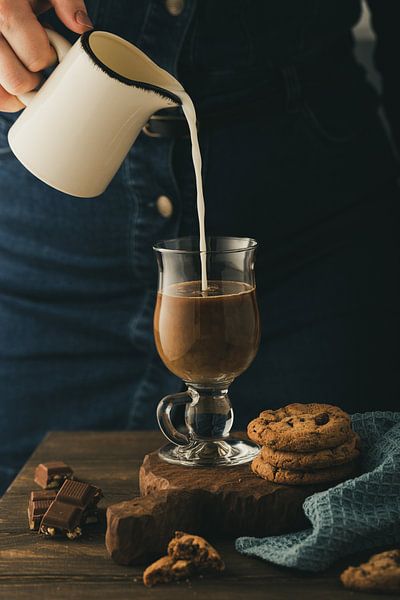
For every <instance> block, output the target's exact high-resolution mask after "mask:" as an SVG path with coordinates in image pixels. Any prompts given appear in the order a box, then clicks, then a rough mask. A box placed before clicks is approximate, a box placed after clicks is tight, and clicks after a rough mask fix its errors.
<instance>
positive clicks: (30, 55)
mask: <svg viewBox="0 0 400 600" xmlns="http://www.w3.org/2000/svg"><path fill="white" fill-rule="evenodd" d="M52 7H53V8H54V9H55V11H56V14H57V16H58V18H59V19H60V21H62V22H63V23H64V25H65V26H66V27H68V29H70V30H71V31H74V32H75V33H79V34H82V33H84V32H85V31H87V30H88V29H91V28H92V27H93V25H92V23H91V21H90V19H89V17H88V14H87V12H86V6H85V2H84V0H50V1H46V0H0V111H5V112H15V111H18V110H21V108H23V106H24V105H23V104H22V103H21V102H20V101H19V100H18V98H17V97H16V96H17V95H19V94H25V93H26V92H29V91H31V90H33V89H35V88H36V87H37V86H38V85H39V83H40V81H41V75H40V71H42V70H43V69H45V68H46V67H49V66H50V65H52V64H54V63H55V62H56V53H55V51H54V49H53V48H52V47H51V46H50V43H49V39H48V37H47V34H46V32H45V30H44V29H43V27H42V25H41V24H40V23H39V21H38V19H37V16H38V15H40V14H42V13H44V12H46V11H47V10H49V9H50V8H52Z"/></svg>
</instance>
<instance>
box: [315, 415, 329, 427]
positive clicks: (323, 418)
mask: <svg viewBox="0 0 400 600" xmlns="http://www.w3.org/2000/svg"><path fill="white" fill-rule="evenodd" d="M314 421H315V424H316V425H326V424H327V423H329V415H328V413H321V414H319V415H317V416H316V417H315V418H314Z"/></svg>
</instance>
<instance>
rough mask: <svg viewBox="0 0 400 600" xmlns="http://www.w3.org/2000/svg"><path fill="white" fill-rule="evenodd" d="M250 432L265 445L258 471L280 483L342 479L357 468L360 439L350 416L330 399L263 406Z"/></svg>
mask: <svg viewBox="0 0 400 600" xmlns="http://www.w3.org/2000/svg"><path fill="white" fill-rule="evenodd" d="M247 434H248V436H249V438H250V439H251V440H253V441H254V442H256V443H257V444H259V445H260V446H262V448H261V452H260V453H259V454H258V456H256V458H255V459H254V460H253V462H252V464H251V468H252V470H253V472H254V473H255V474H256V475H258V476H259V477H262V478H263V479H267V480H268V481H273V482H275V483H281V484H282V483H283V484H287V485H308V484H317V483H328V482H338V481H343V480H345V479H348V478H349V477H351V476H353V475H355V474H356V471H357V462H358V461H357V459H358V457H359V454H360V451H359V439H358V436H357V434H356V433H354V431H352V429H351V422H350V416H349V415H348V414H347V413H345V412H344V411H343V410H342V409H341V408H339V407H337V406H331V405H330V404H289V405H288V406H284V407H283V408H280V409H278V410H264V411H263V412H262V413H261V414H260V416H259V417H258V418H257V419H254V420H253V421H251V423H249V426H248V428H247Z"/></svg>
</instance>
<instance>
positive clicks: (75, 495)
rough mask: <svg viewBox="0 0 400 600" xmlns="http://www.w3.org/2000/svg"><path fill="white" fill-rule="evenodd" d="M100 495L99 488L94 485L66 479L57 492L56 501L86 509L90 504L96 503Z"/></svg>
mask: <svg viewBox="0 0 400 600" xmlns="http://www.w3.org/2000/svg"><path fill="white" fill-rule="evenodd" d="M102 497H103V494H102V491H101V489H100V488H98V487H96V486H95V485H92V484H90V483H84V482H83V481H71V480H69V479H67V480H66V481H65V482H64V483H63V485H62V487H61V489H60V491H59V492H58V494H57V501H60V502H65V503H66V504H73V505H74V506H78V507H79V508H82V509H86V508H88V507H89V506H90V505H93V504H94V505H96V504H97V503H98V502H99V500H100V499H101V498H102Z"/></svg>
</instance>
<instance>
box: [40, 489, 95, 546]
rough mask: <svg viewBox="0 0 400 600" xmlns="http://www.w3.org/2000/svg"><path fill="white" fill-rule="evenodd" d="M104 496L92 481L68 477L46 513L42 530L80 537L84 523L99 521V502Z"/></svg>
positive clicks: (48, 533) (51, 534)
mask: <svg viewBox="0 0 400 600" xmlns="http://www.w3.org/2000/svg"><path fill="white" fill-rule="evenodd" d="M102 496H103V494H102V491H101V490H100V488H98V487H96V486H94V485H91V484H90V483H84V482H81V481H71V480H69V479H67V480H66V481H65V482H64V483H63V485H62V487H61V489H60V490H59V492H58V494H57V496H56V499H55V501H54V502H53V503H52V505H51V506H50V507H49V509H48V510H47V512H46V514H45V515H44V517H43V519H42V522H41V524H40V532H41V533H44V534H45V535H50V536H54V535H56V534H58V533H62V534H65V535H66V536H67V537H68V538H69V539H75V538H77V537H79V536H80V535H81V533H82V525H84V524H86V523H88V522H93V519H95V520H96V521H97V503H98V502H99V500H100V499H101V498H102Z"/></svg>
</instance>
